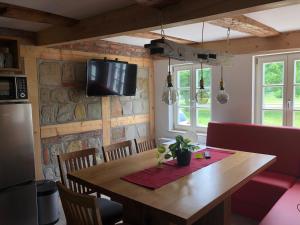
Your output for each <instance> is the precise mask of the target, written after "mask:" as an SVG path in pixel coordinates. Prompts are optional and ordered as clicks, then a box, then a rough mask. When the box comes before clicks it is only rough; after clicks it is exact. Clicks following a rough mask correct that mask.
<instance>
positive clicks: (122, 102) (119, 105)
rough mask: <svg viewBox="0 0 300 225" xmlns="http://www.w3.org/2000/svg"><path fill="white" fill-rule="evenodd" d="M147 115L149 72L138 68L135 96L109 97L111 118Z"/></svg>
mask: <svg viewBox="0 0 300 225" xmlns="http://www.w3.org/2000/svg"><path fill="white" fill-rule="evenodd" d="M148 113H149V70H148V69H147V68H138V72H137V86H136V95H135V96H121V97H118V96H114V97H111V117H121V116H134V115H140V114H148Z"/></svg>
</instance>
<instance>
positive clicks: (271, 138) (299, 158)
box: [206, 122, 300, 177]
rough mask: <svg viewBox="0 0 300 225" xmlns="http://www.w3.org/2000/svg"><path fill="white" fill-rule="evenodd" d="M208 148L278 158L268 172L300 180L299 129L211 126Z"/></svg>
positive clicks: (207, 140)
mask: <svg viewBox="0 0 300 225" xmlns="http://www.w3.org/2000/svg"><path fill="white" fill-rule="evenodd" d="M206 145H207V146H211V147H219V148H228V149H235V150H242V151H247V152H256V153H263V154H271V155H276V156H277V161H276V162H275V163H274V164H273V165H272V166H271V167H270V169H269V170H271V171H276V172H281V173H284V174H288V175H291V176H295V177H300V129H296V128H290V127H269V126H262V125H253V124H237V123H216V122H211V123H209V125H208V130H207V139H206Z"/></svg>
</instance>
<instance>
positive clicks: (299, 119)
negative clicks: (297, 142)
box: [293, 111, 300, 127]
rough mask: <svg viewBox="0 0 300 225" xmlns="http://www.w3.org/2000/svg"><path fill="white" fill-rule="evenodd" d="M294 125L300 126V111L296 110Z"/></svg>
mask: <svg viewBox="0 0 300 225" xmlns="http://www.w3.org/2000/svg"><path fill="white" fill-rule="evenodd" d="M293 126H294V127H300V112H299V111H297V112H294V118H293Z"/></svg>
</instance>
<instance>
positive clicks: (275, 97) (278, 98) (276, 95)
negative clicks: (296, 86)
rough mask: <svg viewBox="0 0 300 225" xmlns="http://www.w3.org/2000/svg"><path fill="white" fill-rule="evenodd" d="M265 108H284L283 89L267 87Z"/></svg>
mask: <svg viewBox="0 0 300 225" xmlns="http://www.w3.org/2000/svg"><path fill="white" fill-rule="evenodd" d="M263 93H264V96H263V107H264V108H268V109H278V108H282V106H283V87H265V88H264V90H263Z"/></svg>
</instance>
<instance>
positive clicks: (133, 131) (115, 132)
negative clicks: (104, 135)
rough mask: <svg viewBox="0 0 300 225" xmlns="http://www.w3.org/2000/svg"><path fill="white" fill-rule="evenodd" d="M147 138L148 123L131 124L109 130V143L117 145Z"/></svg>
mask: <svg viewBox="0 0 300 225" xmlns="http://www.w3.org/2000/svg"><path fill="white" fill-rule="evenodd" d="M147 136H149V123H140V124H133V125H128V126H120V127H114V128H111V142H112V143H117V142H120V141H125V140H133V139H134V138H143V137H147Z"/></svg>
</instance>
